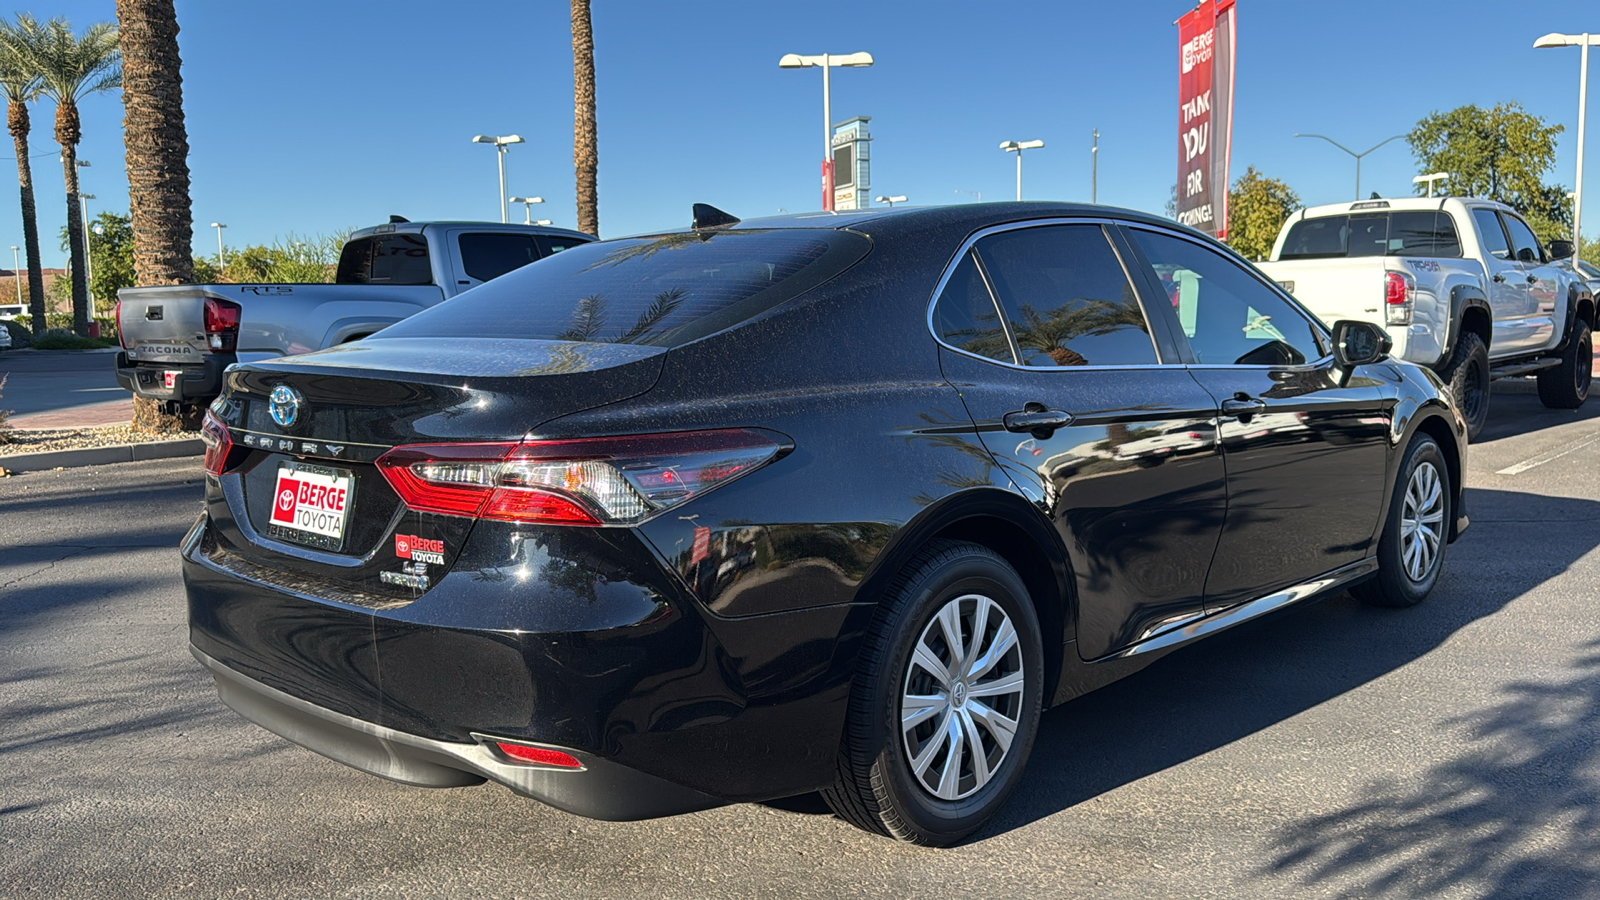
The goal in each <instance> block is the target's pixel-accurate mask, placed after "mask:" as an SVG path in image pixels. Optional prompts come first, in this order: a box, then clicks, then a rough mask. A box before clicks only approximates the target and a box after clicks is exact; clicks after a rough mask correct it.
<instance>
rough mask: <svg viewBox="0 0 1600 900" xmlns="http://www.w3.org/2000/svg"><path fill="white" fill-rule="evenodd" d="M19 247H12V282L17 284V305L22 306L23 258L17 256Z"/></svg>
mask: <svg viewBox="0 0 1600 900" xmlns="http://www.w3.org/2000/svg"><path fill="white" fill-rule="evenodd" d="M18 249H19V248H18V247H17V245H15V244H12V245H11V280H12V281H15V282H16V283H17V305H18V306H21V305H22V272H21V271H20V270H21V269H22V258H21V257H19V256H18V255H17V250H18Z"/></svg>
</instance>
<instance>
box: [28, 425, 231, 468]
mask: <svg viewBox="0 0 1600 900" xmlns="http://www.w3.org/2000/svg"><path fill="white" fill-rule="evenodd" d="M199 436H200V433H199V432H198V431H172V432H154V431H148V430H146V429H143V428H135V427H133V426H131V425H105V426H101V427H98V428H40V429H27V430H22V431H6V432H4V433H0V460H4V459H5V457H7V456H12V455H16V454H19V453H44V452H48V451H52V450H78V449H81V448H84V447H114V446H117V445H120V444H150V443H156V442H160V441H181V440H190V439H193V438H198V437H199Z"/></svg>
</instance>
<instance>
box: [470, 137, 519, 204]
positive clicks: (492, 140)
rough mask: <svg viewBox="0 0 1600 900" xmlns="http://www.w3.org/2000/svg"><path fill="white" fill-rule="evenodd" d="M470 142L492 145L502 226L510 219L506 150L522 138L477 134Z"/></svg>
mask: <svg viewBox="0 0 1600 900" xmlns="http://www.w3.org/2000/svg"><path fill="white" fill-rule="evenodd" d="M472 142H473V143H474V144H493V145H494V150H495V154H494V155H495V158H496V159H497V160H498V161H499V163H500V224H502V225H504V224H505V223H506V222H509V221H510V217H509V215H508V214H507V212H506V148H507V147H509V146H511V145H512V144H520V143H522V136H521V135H517V134H507V135H500V136H495V135H491V134H479V135H474V136H473V138H472Z"/></svg>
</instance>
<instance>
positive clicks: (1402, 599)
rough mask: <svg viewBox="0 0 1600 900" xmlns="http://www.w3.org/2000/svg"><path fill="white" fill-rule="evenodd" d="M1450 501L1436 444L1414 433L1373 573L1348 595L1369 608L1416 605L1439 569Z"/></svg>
mask: <svg viewBox="0 0 1600 900" xmlns="http://www.w3.org/2000/svg"><path fill="white" fill-rule="evenodd" d="M1454 497H1455V494H1454V492H1453V491H1452V489H1451V486H1450V470H1449V468H1448V467H1446V466H1445V463H1444V453H1443V451H1441V450H1440V449H1439V444H1438V442H1437V441H1435V440H1434V439H1433V438H1431V437H1429V436H1428V435H1425V434H1418V435H1417V436H1416V437H1414V438H1412V439H1411V446H1409V447H1407V448H1406V454H1405V457H1404V458H1403V459H1402V460H1401V465H1400V477H1399V478H1398V479H1397V480H1396V482H1395V488H1394V496H1393V497H1391V498H1390V500H1389V520H1388V521H1387V522H1385V523H1384V526H1383V534H1382V535H1381V536H1380V537H1379V538H1378V574H1377V575H1375V576H1373V578H1372V579H1371V580H1369V581H1366V582H1363V583H1362V584H1359V585H1357V586H1356V587H1355V588H1354V589H1352V591H1351V593H1353V594H1355V595H1356V596H1357V597H1359V598H1360V599H1361V600H1363V601H1365V602H1367V603H1370V604H1372V605H1374V606H1396V607H1403V606H1415V605H1417V604H1418V603H1421V602H1422V599H1423V598H1424V597H1426V596H1428V592H1429V591H1432V590H1433V586H1434V584H1436V583H1437V582H1438V581H1439V572H1440V571H1441V570H1442V569H1443V568H1444V553H1445V548H1446V547H1448V546H1449V540H1450V523H1451V518H1450V515H1451V503H1452V499H1453V498H1454Z"/></svg>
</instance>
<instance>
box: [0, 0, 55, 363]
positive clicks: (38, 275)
mask: <svg viewBox="0 0 1600 900" xmlns="http://www.w3.org/2000/svg"><path fill="white" fill-rule="evenodd" d="M21 49H22V48H21V47H20V45H19V43H18V42H17V41H16V40H15V32H14V31H13V29H12V27H11V26H10V25H9V24H4V23H0V93H4V94H5V97H6V106H7V110H6V129H7V130H8V131H10V132H11V139H12V142H13V144H14V146H15V147H16V150H17V183H18V184H19V185H20V186H21V188H22V244H23V249H24V250H25V251H26V252H27V254H28V310H29V312H30V313H31V314H32V316H31V318H32V320H33V334H34V336H35V337H37V336H39V335H42V334H44V329H45V312H46V310H45V304H44V272H43V270H42V269H41V268H40V265H39V217H38V211H37V209H36V207H35V206H34V200H33V166H32V165H31V164H30V163H29V162H28V132H29V131H31V130H32V128H33V123H32V122H31V121H29V118H28V104H29V103H32V102H33V101H35V100H37V99H39V73H38V71H36V70H35V69H34V68H33V67H32V66H31V65H30V64H29V62H28V59H27V57H26V56H24V55H23V54H22V52H21ZM17 277H20V273H17Z"/></svg>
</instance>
